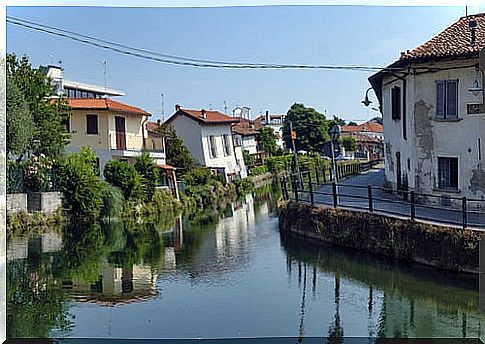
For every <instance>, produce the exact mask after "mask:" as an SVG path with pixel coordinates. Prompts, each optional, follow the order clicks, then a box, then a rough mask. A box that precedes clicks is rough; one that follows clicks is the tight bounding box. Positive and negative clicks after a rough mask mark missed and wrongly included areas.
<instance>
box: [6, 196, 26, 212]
mask: <svg viewBox="0 0 485 344" xmlns="http://www.w3.org/2000/svg"><path fill="white" fill-rule="evenodd" d="M7 211H12V212H17V211H27V194H26V193H16V194H7Z"/></svg>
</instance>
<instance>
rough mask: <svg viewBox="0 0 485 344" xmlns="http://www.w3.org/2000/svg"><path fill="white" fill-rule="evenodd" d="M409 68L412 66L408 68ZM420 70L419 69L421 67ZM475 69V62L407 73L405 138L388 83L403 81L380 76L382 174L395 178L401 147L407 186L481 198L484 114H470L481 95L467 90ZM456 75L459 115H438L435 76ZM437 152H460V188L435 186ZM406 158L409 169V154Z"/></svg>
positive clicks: (447, 154) (484, 195)
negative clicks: (444, 117)
mask: <svg viewBox="0 0 485 344" xmlns="http://www.w3.org/2000/svg"><path fill="white" fill-rule="evenodd" d="M477 62H478V61H477V60H465V61H454V62H447V63H443V62H442V63H434V64H427V65H420V66H418V65H413V67H423V66H424V67H435V68H450V67H466V66H470V65H473V64H474V63H477ZM411 71H412V69H411ZM421 71H422V69H421ZM476 77H477V74H476V72H475V68H474V67H469V68H455V69H450V70H442V71H438V72H433V73H422V74H419V75H418V74H415V75H410V76H408V77H407V78H406V80H407V93H406V96H407V99H406V110H407V111H406V115H407V136H408V137H407V140H404V139H403V135H402V120H398V121H395V120H392V119H391V99H390V94H391V88H392V87H393V86H395V85H398V86H401V89H402V81H399V80H398V81H394V82H392V80H393V79H395V78H394V77H387V78H385V79H384V80H383V85H384V86H383V94H382V96H383V101H382V107H383V120H384V130H385V135H384V149H385V158H386V179H387V180H389V181H391V182H392V183H393V186H394V187H395V186H396V185H395V182H396V174H395V171H396V155H395V154H396V152H397V151H399V152H400V153H401V170H402V171H403V172H407V173H408V183H409V187H410V188H412V189H415V190H416V191H419V192H423V193H432V194H436V195H449V196H453V197H460V196H467V197H472V198H485V188H484V185H483V183H480V182H479V178H480V176H483V174H484V173H485V168H484V166H483V163H482V161H481V160H479V147H478V138H481V141H482V152H481V153H482V160H483V158H484V157H483V153H484V152H483V146H484V143H483V138H482V137H481V136H483V135H481V132H483V129H484V128H485V124H484V121H485V120H484V116H485V114H479V115H468V114H467V104H468V103H473V104H476V103H480V102H481V101H482V99H481V95H477V96H476V95H473V93H471V92H469V91H468V88H470V87H471V85H472V84H473V82H474V80H475V79H476ZM454 79H458V119H459V120H458V121H442V120H441V121H440V120H437V119H436V81H437V80H454ZM438 157H456V158H458V165H459V171H458V190H457V192H444V191H442V190H438ZM408 158H409V159H410V166H409V167H410V168H409V170H408V166H407V159H408Z"/></svg>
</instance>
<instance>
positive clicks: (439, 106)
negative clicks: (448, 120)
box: [436, 81, 445, 118]
mask: <svg viewBox="0 0 485 344" xmlns="http://www.w3.org/2000/svg"><path fill="white" fill-rule="evenodd" d="M436 118H445V82H444V81H437V82H436Z"/></svg>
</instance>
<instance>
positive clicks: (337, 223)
mask: <svg viewBox="0 0 485 344" xmlns="http://www.w3.org/2000/svg"><path fill="white" fill-rule="evenodd" d="M279 226H280V230H281V231H288V232H292V233H295V234H297V235H299V236H303V237H307V238H311V239H316V240H319V241H323V242H326V243H330V244H333V245H337V246H343V247H348V248H352V249H357V250H361V251H364V252H369V253H373V254H379V255H384V256H387V257H391V258H395V259H400V260H406V261H411V262H417V263H422V264H426V265H430V266H434V267H438V268H441V269H446V270H453V271H461V272H470V273H478V272H479V240H480V239H481V238H482V237H484V234H482V233H481V232H477V231H471V230H461V229H457V228H452V227H446V226H437V225H431V224H426V223H421V222H416V221H410V220H401V219H396V218H390V217H386V216H382V215H378V214H372V213H367V212H354V211H349V210H343V209H333V208H317V207H313V206H311V205H308V204H302V203H297V202H294V201H288V202H284V203H282V204H281V205H280V212H279Z"/></svg>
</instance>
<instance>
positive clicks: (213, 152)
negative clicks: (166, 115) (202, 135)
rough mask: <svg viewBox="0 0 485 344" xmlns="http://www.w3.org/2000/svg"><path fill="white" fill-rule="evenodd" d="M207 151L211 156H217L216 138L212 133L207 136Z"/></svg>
mask: <svg viewBox="0 0 485 344" xmlns="http://www.w3.org/2000/svg"><path fill="white" fill-rule="evenodd" d="M209 152H210V157H211V158H217V146H216V138H215V137H214V136H212V135H211V136H209Z"/></svg>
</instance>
